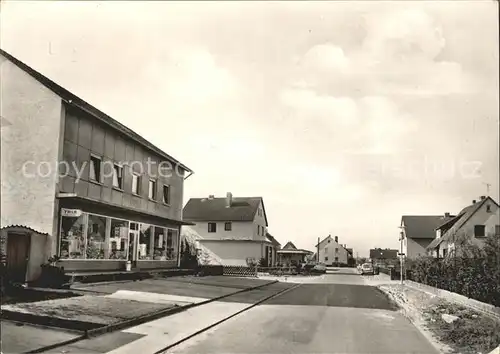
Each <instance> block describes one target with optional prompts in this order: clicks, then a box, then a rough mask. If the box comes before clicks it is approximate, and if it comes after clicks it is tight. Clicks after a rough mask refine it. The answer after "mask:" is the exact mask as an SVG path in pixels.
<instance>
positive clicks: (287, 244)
mask: <svg viewBox="0 0 500 354" xmlns="http://www.w3.org/2000/svg"><path fill="white" fill-rule="evenodd" d="M283 249H284V250H296V249H297V247H295V245H294V244H293V242H292V241H288V242H287V243H286V245H285V246H284V247H283Z"/></svg>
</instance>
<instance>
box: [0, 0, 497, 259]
mask: <svg viewBox="0 0 500 354" xmlns="http://www.w3.org/2000/svg"><path fill="white" fill-rule="evenodd" d="M497 6H498V5H497V3H496V2H494V1H459V2H451V1H442V2H441V1H432V2H431V1H416V2H411V1H403V2H383V1H370V2H362V1H350V2H326V1H325V2H307V3H306V2H193V3H190V2H182V3H180V2H179V3H176V2H160V1H157V2H150V3H149V2H132V1H128V2H120V1H113V2H109V3H99V2H87V3H77V2H73V1H72V2H69V1H68V2H55V3H49V2H42V1H38V2H36V3H31V2H28V1H10V2H9V1H7V2H5V1H3V2H2V8H1V46H2V48H3V49H4V50H7V51H9V52H10V53H11V54H13V55H15V56H17V57H18V58H19V59H20V60H22V61H24V62H25V63H27V64H28V65H30V66H32V67H34V68H35V69H37V70H39V71H41V72H42V73H44V74H45V75H47V76H48V77H50V78H52V79H53V80H54V81H56V82H58V83H59V84H61V85H62V86H64V87H66V88H68V89H69V90H70V91H73V92H74V93H75V94H77V95H79V96H80V97H82V98H83V99H84V100H86V101H88V102H89V103H91V104H93V105H94V106H96V107H97V108H99V109H101V110H103V111H104V112H106V113H108V114H109V115H111V116H113V117H114V118H115V119H117V120H119V121H120V122H122V123H124V124H125V125H127V126H129V127H130V128H132V129H134V130H135V131H137V132H138V133H139V134H141V135H143V136H144V137H145V138H147V139H149V140H150V141H152V142H153V143H154V144H155V145H157V146H159V147H160V148H162V149H163V150H165V151H167V152H168V153H170V154H172V155H173V156H175V157H176V158H178V159H180V160H181V161H182V162H183V163H185V164H186V165H188V166H189V167H191V168H192V169H193V170H194V171H195V174H194V175H193V176H192V177H190V179H188V180H187V181H186V186H185V201H187V200H188V199H189V198H190V197H203V196H208V195H209V194H215V195H216V196H224V195H225V194H226V192H229V191H230V192H232V193H233V195H234V196H263V197H264V201H265V206H266V211H267V216H268V219H269V230H270V232H271V233H272V234H273V235H275V236H276V237H277V238H278V240H279V241H281V242H282V243H283V244H284V243H285V242H286V241H289V240H291V241H294V242H295V244H296V245H297V246H298V247H304V248H309V249H313V248H314V244H315V242H316V239H317V237H322V238H323V237H325V236H327V235H328V234H331V235H332V236H334V235H337V236H339V239H340V242H341V243H346V244H348V246H350V247H353V248H354V249H355V252H356V251H357V252H359V255H360V256H361V255H367V253H368V250H369V249H370V248H372V247H397V246H398V232H399V230H398V229H397V226H398V225H399V222H400V218H401V215H402V214H442V213H444V212H451V213H456V212H458V211H459V210H460V209H461V208H462V207H464V206H466V205H467V204H469V203H470V202H471V200H472V199H478V197H479V196H480V195H483V194H486V185H485V184H484V183H490V184H491V185H492V186H491V187H490V195H492V196H498V194H499V185H498V180H499V164H498V163H499V152H498V143H499V112H498V107H499V102H498V99H499V98H498V95H499V92H498V88H499V84H498V77H499V73H498V60H499V56H498V9H497ZM496 199H498V198H496Z"/></svg>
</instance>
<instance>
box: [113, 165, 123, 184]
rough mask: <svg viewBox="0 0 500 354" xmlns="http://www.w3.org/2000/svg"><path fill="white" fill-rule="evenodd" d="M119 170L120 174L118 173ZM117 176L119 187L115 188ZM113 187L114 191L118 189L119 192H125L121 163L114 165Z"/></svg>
mask: <svg viewBox="0 0 500 354" xmlns="http://www.w3.org/2000/svg"><path fill="white" fill-rule="evenodd" d="M117 168H118V171H119V173H117ZM115 175H116V180H117V181H118V186H115ZM112 185H113V188H114V189H117V190H119V191H123V166H122V165H121V164H119V163H116V162H114V163H113V181H112Z"/></svg>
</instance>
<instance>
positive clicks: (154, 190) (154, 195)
mask: <svg viewBox="0 0 500 354" xmlns="http://www.w3.org/2000/svg"><path fill="white" fill-rule="evenodd" d="M157 183H158V181H157V180H156V179H154V178H150V179H149V181H148V199H149V200H152V201H156V197H157V194H158V192H157V189H158V188H157ZM151 184H152V185H153V188H151ZM151 191H152V192H153V195H152V196H151Z"/></svg>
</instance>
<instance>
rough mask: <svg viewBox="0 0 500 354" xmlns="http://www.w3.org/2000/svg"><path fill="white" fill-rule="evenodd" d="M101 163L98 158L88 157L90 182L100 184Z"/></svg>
mask: <svg viewBox="0 0 500 354" xmlns="http://www.w3.org/2000/svg"><path fill="white" fill-rule="evenodd" d="M101 163H102V160H101V158H100V157H97V156H94V155H90V171H89V178H90V180H92V181H95V182H99V183H101Z"/></svg>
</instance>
